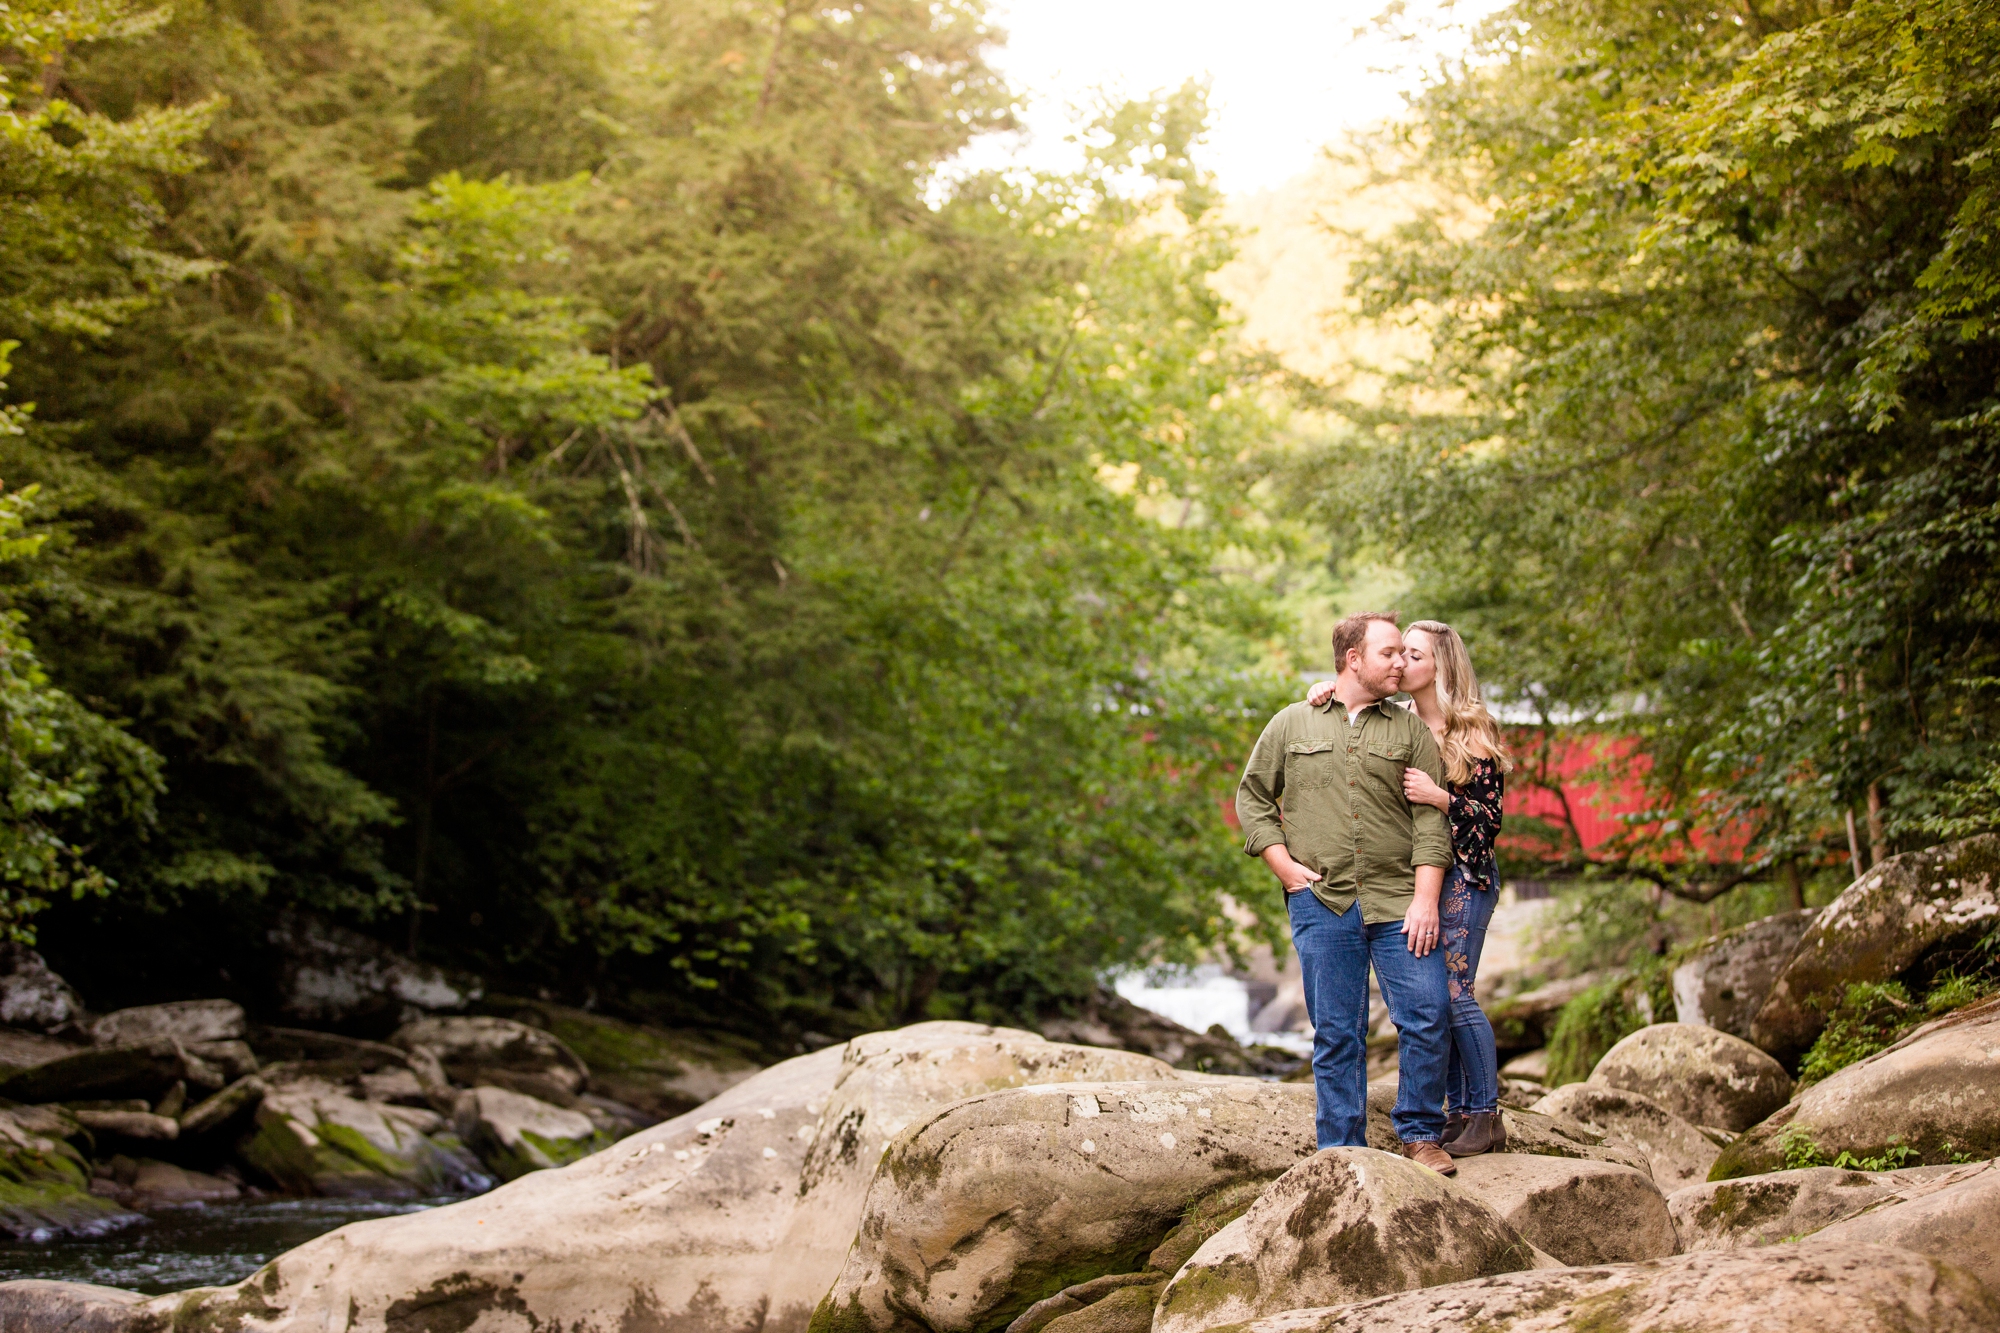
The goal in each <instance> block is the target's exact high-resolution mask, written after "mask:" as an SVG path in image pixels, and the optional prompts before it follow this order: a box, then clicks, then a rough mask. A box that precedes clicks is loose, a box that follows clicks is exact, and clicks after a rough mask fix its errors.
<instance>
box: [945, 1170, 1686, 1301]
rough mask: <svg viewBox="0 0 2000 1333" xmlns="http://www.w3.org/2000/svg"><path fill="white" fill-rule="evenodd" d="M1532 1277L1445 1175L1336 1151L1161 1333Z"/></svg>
mask: <svg viewBox="0 0 2000 1333" xmlns="http://www.w3.org/2000/svg"><path fill="white" fill-rule="evenodd" d="M1664 1211H1665V1210H1664V1208H1662V1213H1663V1214H1664ZM1534 1266H1535V1258H1534V1255H1533V1253H1532V1251H1531V1250H1530V1249H1529V1246H1528V1243H1527V1242H1526V1241H1525V1240H1523V1239H1522V1237H1521V1235H1520V1233H1519V1232H1517V1231H1515V1230H1514V1228H1513V1227H1511V1226H1509V1225H1507V1223H1506V1222H1505V1221H1503V1220H1502V1219H1501V1218H1500V1216H1499V1215H1498V1214H1497V1213H1496V1212H1495V1211H1494V1210H1493V1209H1492V1208H1490V1207H1488V1206H1487V1205H1486V1204H1485V1203H1483V1202H1481V1201H1480V1200H1478V1199H1476V1198H1474V1197H1472V1196H1471V1195H1470V1194H1468V1193H1465V1192H1463V1191H1461V1190H1458V1189H1456V1188H1454V1187H1453V1186H1452V1185H1451V1184H1450V1183H1449V1182H1447V1181H1446V1180H1445V1178H1444V1177H1443V1176H1440V1175H1438V1174H1437V1173H1436V1172H1434V1171H1432V1170H1430V1169H1429V1168H1427V1167H1421V1166H1418V1165H1417V1164H1416V1163H1414V1162H1412V1161H1409V1160H1408V1159H1406V1158H1403V1157H1400V1156H1394V1155H1391V1154H1389V1153H1384V1152H1378V1151H1376V1150H1375V1149H1373V1148H1328V1149H1326V1150H1324V1151H1322V1152H1319V1153H1316V1154H1314V1155H1313V1156H1312V1157H1309V1158H1307V1159H1306V1160H1305V1161H1303V1162H1301V1163H1299V1164H1298V1165H1297V1166H1295V1167H1293V1168H1292V1169H1291V1170H1290V1171H1287V1172H1286V1173H1285V1174H1284V1175H1282V1176H1280V1177H1279V1178H1278V1179H1277V1180H1276V1181H1274V1182H1272V1184H1271V1185H1270V1186H1269V1187H1268V1188H1267V1189H1266V1190H1265V1191H1264V1193H1263V1194H1262V1195H1261V1196H1259V1198H1258V1200H1257V1202H1256V1203H1254V1204H1252V1205H1251V1206H1250V1209H1249V1211H1248V1212H1246V1213H1244V1214H1243V1216H1241V1217H1239V1218H1237V1219H1236V1220H1235V1221H1234V1222H1231V1223H1230V1224H1229V1225H1228V1226H1226V1227H1224V1228H1223V1229H1222V1230H1221V1231H1219V1232H1217V1233H1216V1234H1215V1235H1214V1236H1213V1237H1211V1238H1210V1239H1209V1241H1208V1242H1207V1243H1206V1244H1205V1245H1203V1246H1202V1247H1201V1248H1200V1249H1199V1250H1196V1251H1195V1253H1194V1257H1193V1258H1191V1259H1189V1260H1188V1261H1187V1263H1186V1264H1185V1265H1184V1266H1183V1267H1182V1268H1181V1270H1180V1272H1179V1273H1177V1274H1176V1275H1175V1276H1174V1279H1173V1281H1172V1282H1170V1283H1168V1284H1167V1288H1166V1290H1165V1291H1163V1292H1162V1293H1161V1294H1160V1301H1159V1306H1158V1309H1157V1310H1156V1311H1155V1313H1154V1316H1153V1330H1154V1333H1203V1330H1206V1329H1210V1328H1215V1327H1218V1326H1224V1325H1229V1324H1235V1323H1240V1322H1243V1321H1246V1320H1251V1319H1257V1318H1260V1317H1262V1316H1264V1315H1270V1314H1277V1313H1279V1312H1280V1311H1284V1310H1296V1309H1300V1308H1302V1307H1309V1306H1326V1305H1340V1304H1345V1303H1347V1302H1350V1301H1361V1300H1367V1299H1369V1298H1370V1297H1374V1296H1381V1295H1386V1294H1387V1293H1389V1292H1395V1291H1411V1290H1414V1289H1416V1288H1418V1287H1431V1286H1436V1285H1438V1284H1439V1283H1443V1282H1459V1281H1464V1280H1465V1279H1468V1278H1477V1277H1490V1276H1492V1275H1494V1274H1498V1273H1512V1272H1518V1271H1519V1270H1521V1269H1526V1268H1533V1267H1534ZM940 1333H943V1331H942V1330H940Z"/></svg>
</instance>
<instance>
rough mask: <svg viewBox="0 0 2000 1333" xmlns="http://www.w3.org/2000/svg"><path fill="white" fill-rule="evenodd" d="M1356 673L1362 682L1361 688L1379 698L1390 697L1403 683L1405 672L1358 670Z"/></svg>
mask: <svg viewBox="0 0 2000 1333" xmlns="http://www.w3.org/2000/svg"><path fill="white" fill-rule="evenodd" d="M1354 674H1355V677H1356V679H1358V680H1359V681H1360V682H1361V688H1363V689H1365V690H1367V691H1368V693H1370V694H1372V695H1373V696H1375V697H1376V698H1377V699H1386V698H1388V697H1389V696H1390V695H1392V694H1394V693H1395V692H1396V690H1397V688H1398V687H1399V686H1400V685H1401V684H1402V683H1403V673H1402V672H1400V671H1375V672H1370V671H1357V672H1355V673H1354Z"/></svg>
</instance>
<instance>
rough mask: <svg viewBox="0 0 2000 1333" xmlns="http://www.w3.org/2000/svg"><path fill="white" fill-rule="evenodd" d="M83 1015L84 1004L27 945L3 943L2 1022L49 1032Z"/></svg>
mask: <svg viewBox="0 0 2000 1333" xmlns="http://www.w3.org/2000/svg"><path fill="white" fill-rule="evenodd" d="M82 1016H83V1001H82V1000H80V999H78V998H77V994H76V992H75V991H73V990H71V989H70V986H69V983H68V982H67V981H64V980H63V979H62V978H61V977H59V976H57V975H56V974H55V973H54V972H52V971H50V970H49V965H48V964H47V963H45V962H43V961H42V956H41V955H40V954H38V953H36V952H35V951H34V950H33V949H30V948H29V947H27V946H26V945H25V944H11V943H10V944H0V1023H4V1024H6V1025H7V1026H8V1027H15V1028H30V1029H33V1030H34V1031H36V1032H47V1031H49V1030H50V1029H52V1028H59V1027H62V1026H63V1025H64V1024H66V1023H71V1022H74V1021H76V1020H77V1019H79V1018H81V1017H82Z"/></svg>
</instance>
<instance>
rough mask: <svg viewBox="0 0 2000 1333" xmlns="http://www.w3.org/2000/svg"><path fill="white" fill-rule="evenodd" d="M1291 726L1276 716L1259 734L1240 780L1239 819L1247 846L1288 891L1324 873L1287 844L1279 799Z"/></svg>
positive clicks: (1282, 787) (1237, 788) (1237, 812)
mask: <svg viewBox="0 0 2000 1333" xmlns="http://www.w3.org/2000/svg"><path fill="white" fill-rule="evenodd" d="M1290 730H1291V729H1290V728H1289V727H1286V726H1284V725H1281V723H1280V721H1279V719H1278V718H1275V717H1274V718H1272V719H1271V721H1270V722H1269V723H1268V724H1267V725H1266V726H1265V728H1264V734H1263V735H1261V736H1259V737H1258V738H1257V746H1256V748H1255V749H1253V750H1252V751H1251V752H1250V762H1249V763H1248V764H1245V765H1244V766H1243V778H1242V780H1241V781H1239V782H1238V783H1237V784H1236V819H1237V822H1238V823H1240V824H1242V825H1243V850H1244V851H1245V852H1248V853H1249V854H1250V855H1252V856H1256V857H1261V858H1262V859H1263V861H1264V864H1265V865H1267V866H1269V867H1270V868H1271V873H1272V874H1274V875H1276V876H1277V877H1278V883H1280V884H1282V885H1284V886H1285V892H1286V893H1297V892H1298V891H1299V890H1300V889H1303V888H1305V887H1306V885H1308V884H1311V883H1312V882H1313V881H1314V880H1317V879H1318V878H1319V877H1320V876H1319V873H1318V872H1317V871H1314V870H1308V869H1307V868H1306V867H1305V866H1302V865H1300V864H1299V863H1298V862H1297V861H1294V860H1293V859H1292V853H1291V849H1290V848H1289V847H1287V846H1285V826H1284V812H1283V810H1282V809H1281V808H1280V806H1279V803H1278V802H1279V800H1280V798H1281V797H1283V796H1284V794H1285V740H1286V738H1287V736H1289V735H1290Z"/></svg>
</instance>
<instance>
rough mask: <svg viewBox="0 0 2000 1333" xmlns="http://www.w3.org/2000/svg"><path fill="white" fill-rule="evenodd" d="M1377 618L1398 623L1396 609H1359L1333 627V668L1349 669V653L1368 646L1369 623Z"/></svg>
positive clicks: (1337, 670) (1336, 670)
mask: <svg viewBox="0 0 2000 1333" xmlns="http://www.w3.org/2000/svg"><path fill="white" fill-rule="evenodd" d="M1375 620H1383V621H1387V622H1388V623H1389V624H1391V625H1393V624H1395V623H1396V613H1395V612H1394V611H1357V612H1355V613H1354V614H1353V615H1351V616H1349V617H1348V618H1347V619H1345V620H1343V621H1341V622H1340V623H1339V624H1338V625H1335V626H1334V627H1333V670H1334V673H1335V674H1336V675H1338V674H1339V673H1340V672H1342V671H1345V670H1347V655H1348V654H1349V653H1351V652H1356V651H1359V650H1361V649H1365V648H1366V647H1367V646H1368V625H1369V622H1371V621H1375Z"/></svg>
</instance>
